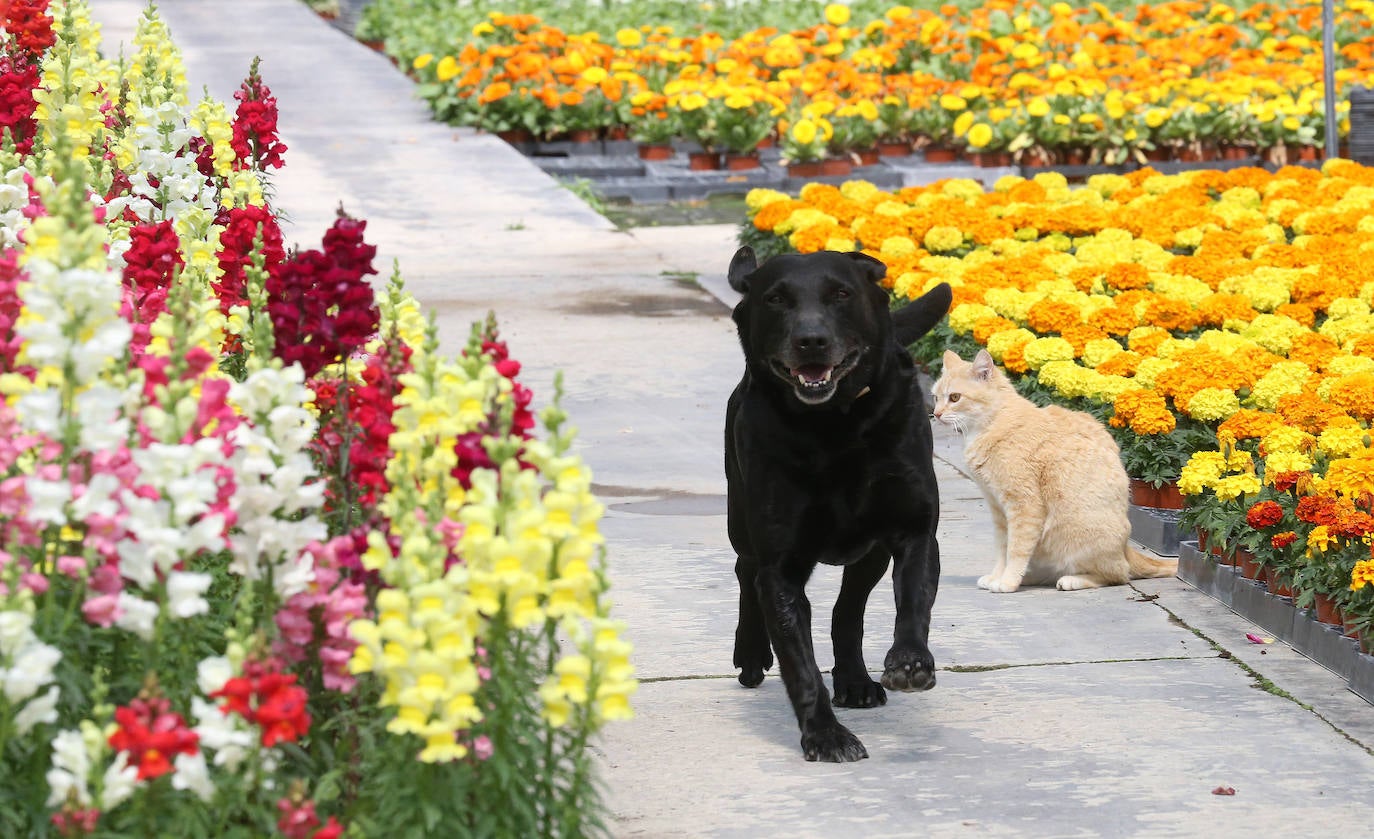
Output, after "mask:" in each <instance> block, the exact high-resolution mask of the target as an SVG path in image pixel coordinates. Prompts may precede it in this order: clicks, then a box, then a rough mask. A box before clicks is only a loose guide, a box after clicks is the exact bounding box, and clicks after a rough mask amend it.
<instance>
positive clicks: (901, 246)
mask: <svg viewBox="0 0 1374 839" xmlns="http://www.w3.org/2000/svg"><path fill="white" fill-rule="evenodd" d="M879 250H881V251H882V255H883V256H884V257H892V258H901V257H904V256H911V255H912V254H914V253H916V243H915V242H913V241H911V239H909V238H908V237H906V236H889V237H887V238H886V239H884V240H883V243H882V247H881V248H880V249H879Z"/></svg>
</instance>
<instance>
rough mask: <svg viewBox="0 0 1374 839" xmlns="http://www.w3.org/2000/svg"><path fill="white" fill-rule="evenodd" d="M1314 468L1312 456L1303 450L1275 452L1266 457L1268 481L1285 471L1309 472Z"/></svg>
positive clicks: (1266, 479) (1265, 474)
mask: <svg viewBox="0 0 1374 839" xmlns="http://www.w3.org/2000/svg"><path fill="white" fill-rule="evenodd" d="M1311 469H1312V458H1310V457H1308V456H1307V455H1305V454H1303V453H1302V452H1275V453H1273V454H1271V455H1269V456H1268V457H1266V458H1265V459H1264V476H1265V482H1266V483H1270V484H1272V483H1273V480H1272V478H1273V477H1275V476H1278V475H1282V474H1284V473H1285V472H1307V471H1310V470H1311Z"/></svg>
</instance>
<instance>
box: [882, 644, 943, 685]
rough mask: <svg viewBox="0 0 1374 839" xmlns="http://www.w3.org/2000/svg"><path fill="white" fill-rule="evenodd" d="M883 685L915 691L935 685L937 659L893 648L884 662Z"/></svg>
mask: <svg viewBox="0 0 1374 839" xmlns="http://www.w3.org/2000/svg"><path fill="white" fill-rule="evenodd" d="M883 687H885V688H887V689H888V690H900V691H906V692H913V691H919V690H930V689H931V688H933V687H935V659H934V658H932V657H931V656H930V654H929V653H927V654H925V655H921V654H920V653H917V652H913V651H910V650H901V651H899V650H892V651H891V652H889V653H888V654H887V659H886V660H885V661H884V662H883Z"/></svg>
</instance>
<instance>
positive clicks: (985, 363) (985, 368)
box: [932, 350, 998, 431]
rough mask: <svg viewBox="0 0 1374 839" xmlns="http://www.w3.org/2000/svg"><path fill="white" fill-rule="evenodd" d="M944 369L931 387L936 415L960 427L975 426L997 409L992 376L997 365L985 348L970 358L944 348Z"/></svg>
mask: <svg viewBox="0 0 1374 839" xmlns="http://www.w3.org/2000/svg"><path fill="white" fill-rule="evenodd" d="M944 368H945V369H944V372H943V373H942V374H941V375H940V380H939V381H937V382H936V383H935V386H934V388H932V395H933V396H934V397H935V411H934V416H935V419H937V420H939V421H940V422H942V423H944V424H945V425H949V426H953V427H954V428H956V429H958V430H959V431H967V430H968V429H970V428H973V427H976V426H977V425H979V424H980V423H981V421H982V420H984V419H986V418H987V417H988V416H989V415H991V413H992V412H993V411H994V410H996V407H997V402H998V394H997V387H996V386H995V383H994V382H993V377H994V376H996V375H997V368H996V367H995V366H994V365H993V361H992V356H990V355H988V352H987V350H980V351H979V353H978V357H977V358H975V359H974V360H973V361H964V360H963V359H962V358H960V357H959V356H958V354H957V353H955V352H953V351H952V350H946V351H945V356H944Z"/></svg>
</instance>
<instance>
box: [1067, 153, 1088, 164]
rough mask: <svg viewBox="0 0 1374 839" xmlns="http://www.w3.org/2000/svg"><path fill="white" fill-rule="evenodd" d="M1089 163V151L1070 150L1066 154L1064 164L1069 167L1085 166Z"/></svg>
mask: <svg viewBox="0 0 1374 839" xmlns="http://www.w3.org/2000/svg"><path fill="white" fill-rule="evenodd" d="M1087 162H1088V150H1087V149H1069V150H1067V151H1065V152H1064V163H1065V164H1067V165H1069V166H1084V165H1086V164H1087Z"/></svg>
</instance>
